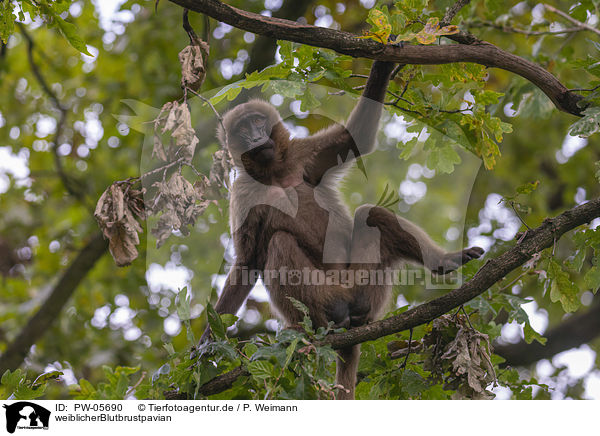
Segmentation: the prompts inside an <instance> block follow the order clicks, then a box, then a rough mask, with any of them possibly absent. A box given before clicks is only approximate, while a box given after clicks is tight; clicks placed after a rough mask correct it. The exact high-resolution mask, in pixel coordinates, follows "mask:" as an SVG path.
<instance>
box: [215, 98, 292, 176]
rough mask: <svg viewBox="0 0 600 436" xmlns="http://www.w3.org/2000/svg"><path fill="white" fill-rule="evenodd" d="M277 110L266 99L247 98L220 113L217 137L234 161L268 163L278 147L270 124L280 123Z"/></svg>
mask: <svg viewBox="0 0 600 436" xmlns="http://www.w3.org/2000/svg"><path fill="white" fill-rule="evenodd" d="M280 123H281V117H280V116H279V112H278V111H277V109H275V108H274V107H273V106H271V105H270V104H269V103H267V102H266V101H262V100H250V101H249V102H247V103H243V104H240V105H238V106H236V107H235V108H233V109H231V110H230V111H229V112H227V113H226V114H225V115H224V116H223V125H222V126H221V125H220V126H219V127H218V130H217V137H218V139H219V142H220V143H221V144H222V145H226V146H227V147H228V148H229V151H230V152H231V155H232V157H233V160H234V161H235V163H236V165H240V166H241V165H244V166H245V167H247V166H248V165H251V166H254V167H256V166H259V167H267V166H269V165H270V164H271V163H272V162H273V161H274V160H275V159H276V158H277V156H278V154H279V153H280V152H281V151H282V150H278V145H279V144H278V141H276V140H274V138H273V134H274V128H275V127H276V126H282V125H281V124H280Z"/></svg>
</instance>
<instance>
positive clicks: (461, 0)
mask: <svg viewBox="0 0 600 436" xmlns="http://www.w3.org/2000/svg"><path fill="white" fill-rule="evenodd" d="M470 2H471V0H458V1H457V2H456V3H454V4H453V5H452V6H450V7H449V8H448V9H447V10H446V13H445V14H444V18H442V22H441V23H440V26H441V27H444V26H447V25H448V24H450V23H451V22H452V20H453V19H454V17H455V16H456V14H458V13H459V12H460V10H461V9H462V8H464V7H465V6H466V5H468V4H469V3H470Z"/></svg>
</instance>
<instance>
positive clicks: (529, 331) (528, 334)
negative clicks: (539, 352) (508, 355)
mask: <svg viewBox="0 0 600 436" xmlns="http://www.w3.org/2000/svg"><path fill="white" fill-rule="evenodd" d="M523 334H524V335H525V342H527V343H528V344H531V343H532V342H533V341H534V340H536V341H538V342H539V343H540V344H542V345H546V341H547V340H548V339H547V338H545V337H543V336H542V335H540V334H539V333H538V332H536V331H535V330H534V329H533V327H531V324H530V323H528V322H526V323H525V326H524V327H523Z"/></svg>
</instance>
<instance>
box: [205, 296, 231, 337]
mask: <svg viewBox="0 0 600 436" xmlns="http://www.w3.org/2000/svg"><path fill="white" fill-rule="evenodd" d="M206 313H207V315H208V325H210V329H211V331H212V333H213V335H214V336H215V338H216V339H226V337H227V335H226V334H225V326H224V325H223V321H222V320H221V317H220V316H219V314H218V313H217V312H216V311H215V309H214V308H213V306H212V304H210V303H208V305H207V307H206Z"/></svg>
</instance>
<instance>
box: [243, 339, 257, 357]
mask: <svg viewBox="0 0 600 436" xmlns="http://www.w3.org/2000/svg"><path fill="white" fill-rule="evenodd" d="M257 351H258V347H257V346H256V344H253V343H251V342H250V343H248V344H246V345H244V348H242V353H244V354H245V355H246V356H248V357H249V358H250V357H252V355H253V354H254V353H256V352H257Z"/></svg>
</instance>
